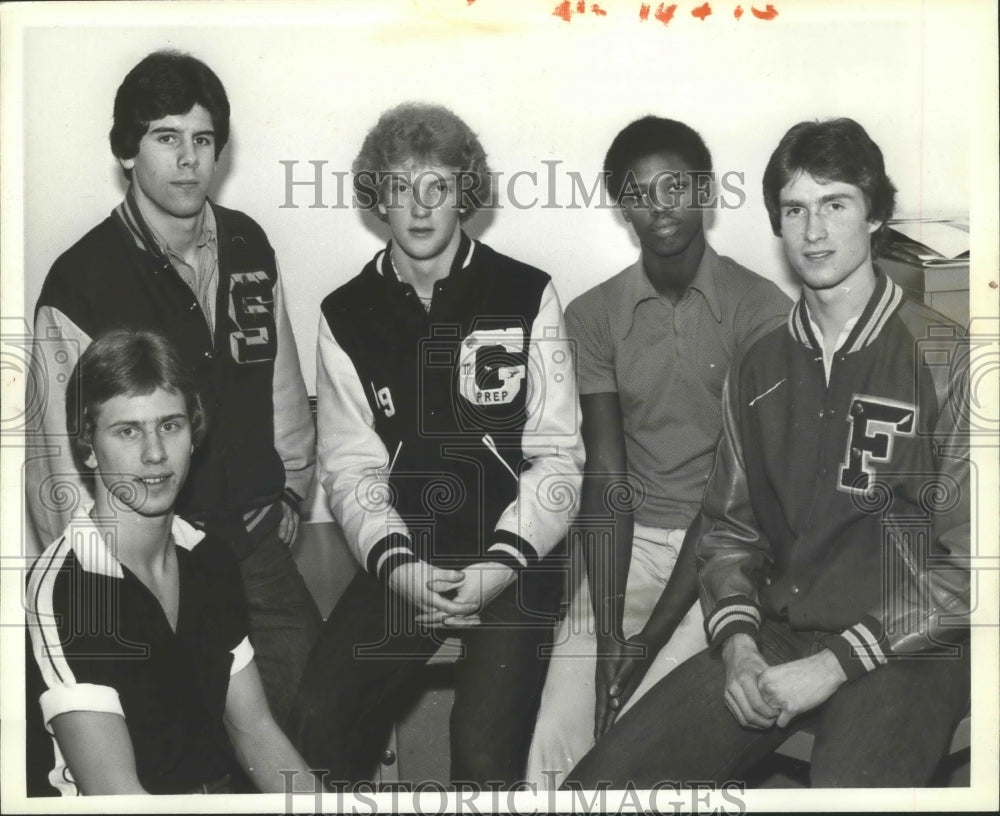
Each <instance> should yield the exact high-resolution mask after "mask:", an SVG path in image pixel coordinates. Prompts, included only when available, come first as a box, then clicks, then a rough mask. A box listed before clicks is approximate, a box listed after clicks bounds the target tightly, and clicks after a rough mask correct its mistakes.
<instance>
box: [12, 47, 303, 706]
mask: <svg viewBox="0 0 1000 816" xmlns="http://www.w3.org/2000/svg"><path fill="white" fill-rule="evenodd" d="M228 138H229V101H228V99H227V97H226V92H225V89H224V88H223V86H222V83H221V82H220V81H219V78H218V77H217V76H216V75H215V74H214V73H213V72H212V70H211V69H210V68H209V67H208V66H207V65H205V64H204V63H202V62H201V61H199V60H197V59H195V58H194V57H192V56H189V55H185V54H179V53H176V52H169V51H161V52H156V53H153V54H150V55H149V56H147V57H146V58H145V59H143V60H142V61H141V62H139V64H138V65H136V66H135V67H134V68H133V69H132V70H131V71H130V72H129V74H128V75H127V76H126V77H125V79H124V81H123V82H122V84H121V87H119V89H118V93H117V95H116V97H115V106H114V125H113V127H112V130H111V149H112V152H113V153H114V155H115V157H116V158H117V159H118V161H119V163H120V164H121V167H122V169H123V170H124V172H125V175H126V176H127V177H128V179H129V182H130V183H129V186H128V191H127V192H126V195H125V200H124V201H123V202H122V203H121V204H120V205H119V206H118V207H116V208H115V210H114V211H113V212H112V213H111V215H110V216H109V217H108V218H106V219H105V220H104V221H103V222H101V223H100V224H98V225H97V226H96V227H95V228H94V229H92V230H91V231H90V232H88V233H87V234H86V235H85V236H84V237H83V238H81V239H80V240H79V241H78V242H77V243H76V244H74V245H73V246H72V247H70V249H68V250H67V251H66V252H65V253H63V254H62V255H61V256H60V257H59V258H58V260H57V261H56V262H55V264H53V266H52V269H51V271H50V272H49V275H48V277H47V278H46V281H45V284H44V286H43V288H42V293H41V295H40V297H39V299H38V303H37V305H36V308H35V339H36V344H35V348H36V361H37V364H38V368H39V371H40V372H43V373H40V375H39V376H41V377H44V382H45V385H46V387H47V391H46V402H45V406H44V412H43V413H42V415H41V416H40V417H39V419H40V421H41V426H42V427H41V428H40V429H38V430H39V431H40V432H42V433H44V437H45V441H46V444H47V445H49V446H50V449H49V451H48V452H47V453H46V455H44V456H40V457H36V458H33V459H31V460H29V462H28V469H27V477H28V478H27V481H28V497H27V498H28V507H29V508H30V511H31V515H32V518H33V519H34V522H35V525H36V528H37V529H38V531H39V533H40V535H41V536H42V537H43V538H45V539H47V540H52V539H54V538H55V537H56V536H57V535H59V533H60V531H61V530H62V529H63V528H64V527H65V525H66V523H67V521H68V520H69V518H70V517H71V516H72V515H73V512H74V510H75V509H76V507H78V506H79V504H80V503H81V502H83V501H85V500H86V497H87V491H86V488H85V487H84V486H83V483H82V482H81V480H80V476H79V474H78V473H77V470H76V468H75V466H74V464H73V460H72V457H71V454H70V445H69V436H72V435H75V434H76V433H78V432H79V429H78V428H74V427H68V428H67V421H66V416H65V412H64V411H63V407H62V406H63V402H64V399H63V395H64V394H65V390H66V380H67V377H68V374H69V372H70V371H72V369H73V366H74V364H75V363H76V361H77V359H78V358H79V355H80V353H81V352H82V351H83V349H84V348H86V347H87V345H88V344H89V343H90V340H91V338H93V337H94V336H96V335H97V334H99V333H101V332H103V331H105V330H108V329H111V328H123V327H124V328H132V329H151V330H154V331H158V332H160V333H162V334H163V335H165V336H166V337H167V338H168V339H169V340H170V341H171V342H172V343H173V344H174V345H175V346H176V347H177V349H178V351H179V352H180V354H181V356H182V358H183V360H184V362H185V364H187V365H188V366H190V367H191V369H192V371H193V372H194V373H195V377H196V380H197V385H198V390H199V392H200V393H201V394H202V399H203V401H204V405H205V410H206V413H207V415H208V418H209V422H210V427H211V431H210V433H209V435H208V437H207V439H206V440H205V444H204V445H203V446H202V447H201V448H199V450H198V451H197V452H196V453H195V455H194V457H193V458H192V462H191V473H190V477H189V478H188V480H187V483H186V484H185V486H184V490H183V491H182V492H181V494H180V496H179V498H178V512H180V513H181V514H182V515H183V516H184V517H185V518H186V519H188V520H189V521H192V522H193V523H195V524H199V525H203V526H209V527H212V528H213V529H215V530H217V531H218V532H219V533H221V534H222V535H223V536H224V537H225V538H227V539H228V540H229V542H230V543H231V544H232V546H233V548H234V550H235V552H236V555H237V557H238V558H239V560H240V568H241V572H242V575H243V581H244V589H245V591H246V595H247V600H248V603H249V609H250V623H251V638H252V641H253V645H254V650H255V651H256V654H257V661H258V664H259V666H260V670H261V676H262V678H263V681H264V688H265V690H266V692H267V697H268V702H269V703H270V705H271V709H272V712H273V713H274V715H275V719H276V720H277V721H278V722H279V723H283V722H284V719H285V717H286V716H287V713H288V708H289V706H290V705H291V700H292V697H293V696H294V693H295V688H296V685H297V683H298V680H299V677H300V675H301V673H302V669H303V667H304V666H305V662H306V657H307V655H308V652H309V648H310V646H311V645H312V642H313V640H314V639H315V637H316V635H317V634H318V632H319V626H320V622H321V621H320V616H319V612H318V610H317V609H316V605H315V603H314V602H313V600H312V597H311V595H310V594H309V591H308V589H307V587H306V585H305V582H304V581H303V580H302V576H301V575H299V573H298V571H297V570H296V567H295V564H294V562H293V561H292V558H291V554H290V552H289V550H288V545H290V544H291V543H292V541H293V539H294V537H295V533H296V529H297V526H298V519H299V506H298V505H299V502H300V501H301V500H302V499H303V498H304V497H305V496H306V495H307V494H308V492H309V489H310V484H311V482H312V475H313V466H314V456H315V454H314V444H315V432H314V426H313V422H312V419H311V417H310V413H309V407H308V402H307V397H306V391H305V385H304V383H303V379H302V373H301V371H300V369H299V362H298V354H297V352H296V349H295V339H294V337H293V336H292V330H291V326H290V325H289V322H288V316H287V314H286V312H285V305H284V302H283V295H282V289H281V281H280V278H279V277H278V267H277V263H276V260H275V255H274V250H273V249H272V248H271V245H270V244H269V243H268V240H267V236H266V235H265V234H264V232H263V230H262V229H261V228H260V227H259V226H258V225H257V224H256V223H255V222H254V221H253V220H251V219H250V218H249V217H248V216H246V215H244V214H243V213H241V212H237V211H236V210H230V209H226V208H225V207H220V206H219V205H218V204H215V203H214V202H211V201H209V200H208V198H207V196H208V189H209V185H210V184H211V182H212V178H213V175H214V171H215V167H216V162H217V160H218V158H219V154H220V153H221V152H222V149H223V148H224V147H225V145H226V141H227V140H228Z"/></svg>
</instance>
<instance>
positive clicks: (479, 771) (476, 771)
mask: <svg viewBox="0 0 1000 816" xmlns="http://www.w3.org/2000/svg"><path fill="white" fill-rule="evenodd" d="M514 764H515V763H514V762H513V761H512V760H511V759H510V758H508V757H501V756H498V755H497V752H496V751H491V750H490V749H489V744H488V741H483V742H481V743H480V744H479V745H478V746H475V747H473V746H463V745H461V744H459V745H453V746H452V755H451V776H452V781H453V782H455V783H456V784H457V783H459V782H465V783H468V784H471V785H476V786H479V787H482V788H486V787H489V786H490V785H491V784H498V783H505V784H506V783H511V782H514V781H516V780H518V779H520V778H521V776H523V771H524V769H523V768H518V767H514Z"/></svg>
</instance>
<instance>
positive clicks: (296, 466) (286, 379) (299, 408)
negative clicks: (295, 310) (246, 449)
mask: <svg viewBox="0 0 1000 816" xmlns="http://www.w3.org/2000/svg"><path fill="white" fill-rule="evenodd" d="M274 321H275V325H276V326H277V332H278V351H277V356H276V357H275V360H274V378H273V381H274V389H273V391H274V397H273V401H274V449H275V451H277V453H278V456H280V457H281V461H282V462H283V463H284V465H285V490H286V491H289V492H291V493H292V494H293V496H294V497H295V499H297V500H298V501H302V500H303V499H305V498H306V497H307V496H308V495H309V490H310V488H311V487H312V480H313V471H314V468H315V463H316V431H315V426H314V425H313V420H312V416H311V414H310V413H309V396H308V394H307V392H306V384H305V381H304V380H303V379H302V368H301V367H300V365H299V353H298V349H297V348H296V345H295V335H294V334H292V326H291V323H290V322H289V320H288V312H287V311H286V309H285V297H284V292H283V290H282V286H281V277H280V275H279V277H278V280H277V282H276V283H275V286H274Z"/></svg>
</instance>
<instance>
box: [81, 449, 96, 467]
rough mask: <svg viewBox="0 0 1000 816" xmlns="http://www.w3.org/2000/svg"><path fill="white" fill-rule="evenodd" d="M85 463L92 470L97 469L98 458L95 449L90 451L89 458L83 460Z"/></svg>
mask: <svg viewBox="0 0 1000 816" xmlns="http://www.w3.org/2000/svg"><path fill="white" fill-rule="evenodd" d="M83 463H84V464H85V465H86V466H87V467H89V468H90V469H91V470H96V469H97V457H96V456H94V449H93V448H91V449H90V453H88V454H87V458H86V459H84V460H83Z"/></svg>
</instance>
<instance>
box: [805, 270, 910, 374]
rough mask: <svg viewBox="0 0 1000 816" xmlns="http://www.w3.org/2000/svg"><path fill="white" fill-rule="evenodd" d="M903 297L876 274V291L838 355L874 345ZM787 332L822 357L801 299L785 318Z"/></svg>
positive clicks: (901, 291) (897, 287) (883, 276)
mask: <svg viewBox="0 0 1000 816" xmlns="http://www.w3.org/2000/svg"><path fill="white" fill-rule="evenodd" d="M903 297H904V295H903V289H902V287H900V286H898V285H897V284H896V283H895V282H894V281H892V280H891V279H890V278H889V277H887V276H886V275H884V274H882V273H881V272H878V271H877V270H876V273H875V291H874V292H872V295H871V297H870V298H869V299H868V303H867V304H866V305H865V308H864V311H863V312H862V313H861V317H860V318H859V319H858V322H857V325H855V327H854V330H853V331H852V332H851V333H850V335H849V336H848V338H847V340H846V342H845V343H844V345H843V346H842V347H841V351H842V352H843V353H844V354H854V352H856V351H860V350H861V349H863V348H864V347H865V346H868V345H871V344H872V343H873V342H875V339H876V338H877V337H878V336H879V334H880V333H881V332H882V329H884V328H885V325H886V323H888V322H889V318H890V317H892V315H893V314H894V313H895V312H896V310H897V309H898V308H899V306H900V304H901V303H902V302H903ZM788 331H789V332H790V333H791V335H792V337H793V338H795V340H797V341H798V342H799V343H801V344H802V345H803V346H806V347H807V348H810V349H813V350H814V351H818V352H820V353H822V351H823V344H822V343H821V342H820V341H819V340H818V339H817V338H816V337H815V335H814V334H813V332H812V329H811V328H810V327H809V314H808V313H807V311H806V302H805V299H804V298H799V301H798V302H797V303H796V304H795V305H794V306H793V307H792V311H791V312H789V314H788Z"/></svg>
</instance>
